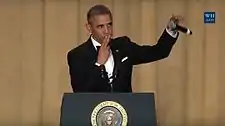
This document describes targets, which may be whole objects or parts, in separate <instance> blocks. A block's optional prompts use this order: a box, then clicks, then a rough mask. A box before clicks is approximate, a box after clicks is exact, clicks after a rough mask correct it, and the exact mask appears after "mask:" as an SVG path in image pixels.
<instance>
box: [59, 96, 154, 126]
mask: <svg viewBox="0 0 225 126" xmlns="http://www.w3.org/2000/svg"><path fill="white" fill-rule="evenodd" d="M156 125H157V122H156V111H155V99H154V94H153V93H65V94H64V96H63V99H62V106H61V116H60V126H156Z"/></svg>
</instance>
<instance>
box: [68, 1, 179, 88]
mask: <svg viewBox="0 0 225 126" xmlns="http://www.w3.org/2000/svg"><path fill="white" fill-rule="evenodd" d="M180 20H181V18H180V17H179V16H172V18H171V19H170V21H169V23H168V25H167V28H165V30H164V32H163V33H162V35H161V36H160V38H159V40H158V42H157V44H156V45H153V46H150V45H142V46H140V45H138V44H136V43H134V42H132V41H131V40H130V38H128V37H127V36H123V37H118V38H112V34H113V28H112V14H111V12H110V10H109V9H108V8H107V7H105V6H104V5H96V6H93V7H92V8H91V9H90V10H89V11H88V13H87V21H88V23H87V25H86V27H87V29H88V31H89V32H90V33H91V35H90V37H89V39H88V40H87V41H86V42H85V43H83V44H81V45H79V46H78V47H76V48H74V49H72V50H70V51H69V52H68V54H67V61H68V65H69V73H70V78H71V85H72V89H73V91H74V92H132V87H131V76H132V68H133V65H138V64H142V63H149V62H153V61H157V60H160V59H164V58H166V57H168V56H169V54H170V52H171V49H172V47H173V45H174V44H175V42H176V40H177V38H178V35H179V33H178V32H177V31H176V30H173V29H172V25H173V23H174V22H175V21H177V22H179V21H180Z"/></svg>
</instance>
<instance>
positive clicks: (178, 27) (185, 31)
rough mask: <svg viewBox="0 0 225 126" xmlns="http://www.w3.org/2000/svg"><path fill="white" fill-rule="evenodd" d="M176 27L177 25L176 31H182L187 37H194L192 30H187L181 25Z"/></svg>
mask: <svg viewBox="0 0 225 126" xmlns="http://www.w3.org/2000/svg"><path fill="white" fill-rule="evenodd" d="M175 25H176V26H175V29H176V30H178V31H181V32H183V33H185V34H187V35H192V31H191V30H190V29H188V28H185V27H182V26H180V25H178V24H175Z"/></svg>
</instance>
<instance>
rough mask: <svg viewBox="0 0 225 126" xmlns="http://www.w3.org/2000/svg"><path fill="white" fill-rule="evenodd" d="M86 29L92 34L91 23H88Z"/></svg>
mask: <svg viewBox="0 0 225 126" xmlns="http://www.w3.org/2000/svg"><path fill="white" fill-rule="evenodd" d="M85 26H86V29H87V31H88V32H89V34H92V30H91V25H90V24H89V23H86V25H85Z"/></svg>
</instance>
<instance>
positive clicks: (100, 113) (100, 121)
mask: <svg viewBox="0 0 225 126" xmlns="http://www.w3.org/2000/svg"><path fill="white" fill-rule="evenodd" d="M127 120H128V116H127V112H126V110H125V109H124V108H123V106H121V105H120V104H119V103H117V102H114V101H104V102H101V103H100V104H98V105H97V106H96V107H95V108H94V110H93V112H92V114H91V124H92V126H127Z"/></svg>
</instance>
